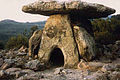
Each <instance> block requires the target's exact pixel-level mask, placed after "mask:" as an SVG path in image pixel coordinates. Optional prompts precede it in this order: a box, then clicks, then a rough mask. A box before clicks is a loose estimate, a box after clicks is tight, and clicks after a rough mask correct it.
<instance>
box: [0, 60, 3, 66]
mask: <svg viewBox="0 0 120 80" xmlns="http://www.w3.org/2000/svg"><path fill="white" fill-rule="evenodd" d="M3 63H4V60H3V58H0V67H1V66H2V65H3Z"/></svg>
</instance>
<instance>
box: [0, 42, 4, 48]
mask: <svg viewBox="0 0 120 80" xmlns="http://www.w3.org/2000/svg"><path fill="white" fill-rule="evenodd" d="M0 49H4V43H3V42H2V41H0Z"/></svg>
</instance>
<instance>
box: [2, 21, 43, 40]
mask: <svg viewBox="0 0 120 80" xmlns="http://www.w3.org/2000/svg"><path fill="white" fill-rule="evenodd" d="M44 24H45V21H43V22H34V23H29V22H27V23H22V22H16V21H13V20H3V21H0V41H2V42H5V41H7V40H8V38H10V37H11V36H16V35H18V34H22V33H23V32H24V31H27V32H29V31H30V28H31V27H32V26H35V25H37V26H38V28H39V29H42V28H43V26H44Z"/></svg>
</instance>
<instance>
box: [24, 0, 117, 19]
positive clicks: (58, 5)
mask: <svg viewBox="0 0 120 80" xmlns="http://www.w3.org/2000/svg"><path fill="white" fill-rule="evenodd" d="M22 11H24V12H26V13H32V14H41V15H45V16H50V15H55V14H70V15H77V16H84V17H86V18H89V19H91V18H101V17H107V16H108V15H110V14H112V13H115V10H114V9H112V8H109V7H106V6H103V5H101V4H95V3H88V2H83V1H81V0H77V1H76V0H72V1H64V2H58V1H55V0H54V1H53V0H52V1H51V0H47V1H46V0H38V1H36V2H34V3H32V4H29V5H25V6H23V8H22Z"/></svg>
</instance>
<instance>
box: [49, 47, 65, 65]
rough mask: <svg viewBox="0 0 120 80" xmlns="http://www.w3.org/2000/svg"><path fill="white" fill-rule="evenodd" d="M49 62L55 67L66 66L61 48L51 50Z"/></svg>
mask: <svg viewBox="0 0 120 80" xmlns="http://www.w3.org/2000/svg"><path fill="white" fill-rule="evenodd" d="M49 62H50V65H51V66H54V67H59V66H64V56H63V53H62V51H61V50H60V49H59V48H55V49H54V50H53V51H52V52H51V54H50V59H49Z"/></svg>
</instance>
